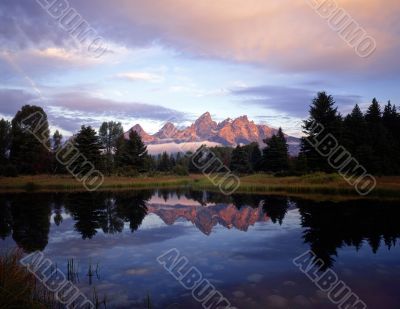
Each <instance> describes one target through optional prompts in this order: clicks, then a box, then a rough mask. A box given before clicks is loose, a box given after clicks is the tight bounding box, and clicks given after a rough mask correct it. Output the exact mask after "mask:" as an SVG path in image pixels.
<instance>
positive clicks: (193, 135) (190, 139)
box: [125, 112, 300, 154]
mask: <svg viewBox="0 0 400 309" xmlns="http://www.w3.org/2000/svg"><path fill="white" fill-rule="evenodd" d="M131 131H136V132H137V133H138V134H139V135H140V136H141V138H142V140H143V141H144V143H145V144H147V145H148V146H150V147H148V148H149V152H150V153H151V152H153V153H156V152H160V151H161V150H162V149H164V148H167V149H165V151H168V148H171V146H173V145H175V146H176V145H179V144H182V143H184V144H185V150H195V149H196V148H197V147H198V146H199V145H201V144H207V145H211V146H216V145H221V146H233V147H234V146H236V145H247V144H250V143H252V142H257V143H259V144H260V145H261V146H262V147H263V146H265V144H264V142H263V141H264V140H265V139H267V138H270V137H271V136H272V135H274V134H276V133H277V132H278V130H277V129H275V128H272V127H269V126H266V125H257V124H255V123H254V121H250V120H249V119H248V117H247V116H241V117H239V118H236V119H230V118H228V119H226V120H224V121H222V122H220V123H217V122H215V121H214V120H213V119H212V118H211V115H210V113H209V112H206V113H204V114H203V115H202V116H200V118H198V119H197V120H196V121H195V122H194V123H193V124H192V125H190V126H189V127H186V128H182V129H179V128H177V127H176V126H175V125H174V124H173V123H171V122H167V123H166V124H165V125H164V126H163V127H162V128H161V130H160V131H158V132H157V133H155V134H153V135H150V134H148V133H147V132H146V131H145V130H143V128H142V127H141V126H140V125H139V124H136V125H135V126H133V127H132V128H131V129H130V130H129V131H128V132H126V133H125V137H126V138H128V137H129V133H130V132H131ZM286 138H287V141H288V144H289V152H290V153H291V154H296V153H297V152H298V149H299V143H300V140H299V139H298V138H296V137H292V136H286ZM152 145H154V146H153V147H151V146H152ZM156 145H157V146H156ZM190 145H193V148H194V149H187V148H190ZM164 146H165V147H164ZM188 146H189V147H188ZM172 148H174V147H172ZM175 148H176V147H175ZM152 150H154V151H152ZM171 152H173V151H171Z"/></svg>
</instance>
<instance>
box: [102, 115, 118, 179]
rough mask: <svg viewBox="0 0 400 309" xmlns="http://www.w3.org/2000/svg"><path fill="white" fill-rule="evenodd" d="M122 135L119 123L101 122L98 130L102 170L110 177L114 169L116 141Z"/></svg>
mask: <svg viewBox="0 0 400 309" xmlns="http://www.w3.org/2000/svg"><path fill="white" fill-rule="evenodd" d="M123 134H124V129H123V127H122V124H121V123H120V122H114V121H110V122H103V124H102V125H101V127H100V130H99V137H100V141H101V144H102V147H103V149H104V165H105V166H104V168H105V170H106V172H107V173H108V174H109V175H110V174H111V173H112V171H113V170H114V167H115V162H114V154H115V152H116V148H117V144H118V139H119V138H120V137H121V136H122V135H123Z"/></svg>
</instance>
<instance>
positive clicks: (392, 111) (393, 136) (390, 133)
mask: <svg viewBox="0 0 400 309" xmlns="http://www.w3.org/2000/svg"><path fill="white" fill-rule="evenodd" d="M382 123H383V126H384V127H385V130H386V131H387V140H388V145H390V147H386V149H387V151H388V153H387V158H386V159H387V160H389V161H387V162H384V164H385V167H384V170H385V171H384V172H385V173H386V174H398V173H400V162H399V158H400V137H399V136H400V134H399V132H400V115H399V114H398V113H397V108H396V106H395V105H392V104H391V102H390V101H389V102H388V104H387V105H386V106H385V109H384V111H383V115H382Z"/></svg>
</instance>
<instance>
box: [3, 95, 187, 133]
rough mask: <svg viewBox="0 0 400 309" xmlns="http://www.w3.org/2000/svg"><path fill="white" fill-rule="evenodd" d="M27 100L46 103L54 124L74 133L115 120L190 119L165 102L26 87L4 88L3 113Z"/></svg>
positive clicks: (130, 122) (129, 122)
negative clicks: (34, 91)
mask: <svg viewBox="0 0 400 309" xmlns="http://www.w3.org/2000/svg"><path fill="white" fill-rule="evenodd" d="M26 104H31V105H39V106H41V107H43V109H44V110H45V112H46V113H47V114H48V118H49V121H50V123H51V125H52V126H54V127H58V128H61V129H62V130H64V131H67V132H70V133H72V132H74V131H76V130H77V129H79V128H80V126H81V125H83V124H85V125H91V126H93V127H99V126H100V124H101V123H102V122H103V121H111V120H113V121H119V122H122V123H123V124H125V125H131V126H132V125H133V124H134V123H135V122H138V121H144V122H146V121H147V122H149V121H150V122H151V121H153V122H156V123H157V122H159V123H163V122H165V121H167V120H169V119H172V118H173V119H181V120H182V121H184V120H185V119H187V115H186V114H185V113H182V112H179V111H177V110H174V109H170V108H166V107H163V106H159V105H153V104H146V103H138V102H118V101H114V100H111V99H105V98H98V97H94V96H92V95H90V94H88V93H87V92H84V91H70V92H64V93H55V94H50V95H48V96H44V97H39V96H38V95H36V94H32V93H30V92H27V91H25V90H20V89H1V88H0V114H2V115H4V116H9V117H13V116H14V115H15V114H16V113H17V111H18V110H20V109H21V107H22V106H23V105H26ZM157 127H158V126H157Z"/></svg>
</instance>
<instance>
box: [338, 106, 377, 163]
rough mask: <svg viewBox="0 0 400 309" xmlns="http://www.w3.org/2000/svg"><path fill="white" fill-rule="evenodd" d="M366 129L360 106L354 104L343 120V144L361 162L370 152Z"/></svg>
mask: <svg viewBox="0 0 400 309" xmlns="http://www.w3.org/2000/svg"><path fill="white" fill-rule="evenodd" d="M366 130H367V125H366V121H365V119H364V115H363V113H362V111H361V109H360V107H359V106H358V105H356V106H355V107H354V109H353V111H352V112H351V114H349V115H347V116H346V118H345V119H344V122H343V146H344V147H346V150H347V151H349V152H350V153H351V155H352V156H353V157H354V158H355V159H357V160H358V161H359V162H360V163H361V164H365V163H366V162H367V160H368V157H369V155H368V153H369V152H370V148H369V145H368V137H367V136H366V134H365V133H366Z"/></svg>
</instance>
